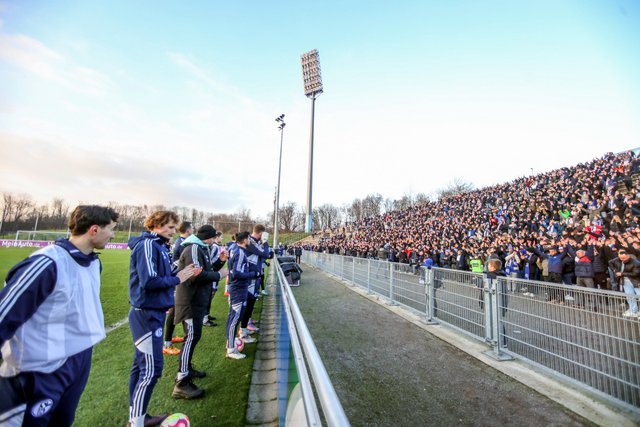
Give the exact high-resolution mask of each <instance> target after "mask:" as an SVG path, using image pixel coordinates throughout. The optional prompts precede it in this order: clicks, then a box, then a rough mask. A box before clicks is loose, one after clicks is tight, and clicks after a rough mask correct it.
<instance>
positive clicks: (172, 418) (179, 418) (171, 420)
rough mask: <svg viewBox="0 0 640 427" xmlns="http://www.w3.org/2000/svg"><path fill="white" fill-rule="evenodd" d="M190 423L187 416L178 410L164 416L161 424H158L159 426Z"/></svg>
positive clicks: (181, 425) (178, 426) (166, 426)
mask: <svg viewBox="0 0 640 427" xmlns="http://www.w3.org/2000/svg"><path fill="white" fill-rule="evenodd" d="M190 425H191V423H190V422H189V417H187V416H186V415H185V414H181V413H180V412H176V413H175V414H171V415H169V416H168V417H167V418H165V419H164V421H163V422H162V424H160V427H189V426H190Z"/></svg>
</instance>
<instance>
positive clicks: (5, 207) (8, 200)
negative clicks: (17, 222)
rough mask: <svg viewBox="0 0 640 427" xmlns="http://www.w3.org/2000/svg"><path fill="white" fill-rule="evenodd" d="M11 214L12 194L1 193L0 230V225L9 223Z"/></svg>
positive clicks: (0, 226)
mask: <svg viewBox="0 0 640 427" xmlns="http://www.w3.org/2000/svg"><path fill="white" fill-rule="evenodd" d="M12 214H13V194H11V193H2V218H1V221H0V229H1V228H2V225H3V224H5V223H6V222H7V221H9V218H11V215H12Z"/></svg>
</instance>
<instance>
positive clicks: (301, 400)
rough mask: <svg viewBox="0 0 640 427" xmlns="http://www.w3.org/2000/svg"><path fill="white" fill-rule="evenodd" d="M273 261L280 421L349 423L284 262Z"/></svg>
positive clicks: (283, 423)
mask: <svg viewBox="0 0 640 427" xmlns="http://www.w3.org/2000/svg"><path fill="white" fill-rule="evenodd" d="M272 264H273V265H274V266H275V269H274V270H275V274H276V277H277V287H276V290H275V297H276V323H275V330H276V333H275V335H276V372H277V382H278V418H279V425H281V426H310V427H311V426H322V425H328V426H330V427H348V426H349V425H350V424H349V421H348V419H347V416H346V415H345V412H344V410H343V408H342V405H341V404H340V400H339V399H338V396H337V394H336V392H335V390H334V388H333V385H332V383H331V380H330V379H329V376H328V374H327V371H326V369H325V367H324V364H323V363H322V360H321V359H320V355H319V354H318V350H317V349H316V346H315V344H314V342H313V339H312V337H311V334H310V333H309V329H308V328H307V325H306V323H305V321H304V318H303V317H302V314H301V313H300V309H299V308H298V303H297V302H296V299H295V297H294V295H293V293H292V292H291V288H290V286H289V283H288V282H287V279H286V277H285V275H284V272H283V270H282V268H281V267H280V263H279V262H278V260H277V259H274V261H273V263H272ZM309 373H311V376H309ZM317 402H319V403H320V408H321V411H320V410H319V409H318V404H317ZM323 421H324V422H323Z"/></svg>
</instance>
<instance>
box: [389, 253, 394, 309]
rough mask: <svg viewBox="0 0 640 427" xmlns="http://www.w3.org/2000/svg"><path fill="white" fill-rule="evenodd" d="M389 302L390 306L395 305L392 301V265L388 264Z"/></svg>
mask: <svg viewBox="0 0 640 427" xmlns="http://www.w3.org/2000/svg"><path fill="white" fill-rule="evenodd" d="M389 301H390V304H391V305H395V301H394V300H393V263H392V262H390V263H389Z"/></svg>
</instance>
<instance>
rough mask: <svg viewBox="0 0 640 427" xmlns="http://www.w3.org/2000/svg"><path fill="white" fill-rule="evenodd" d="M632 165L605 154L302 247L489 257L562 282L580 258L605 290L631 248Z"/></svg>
mask: <svg viewBox="0 0 640 427" xmlns="http://www.w3.org/2000/svg"><path fill="white" fill-rule="evenodd" d="M639 172H640V158H639V157H638V156H636V155H635V154H634V153H633V152H631V151H629V152H623V153H619V154H613V153H608V154H606V155H604V156H603V157H601V158H598V159H595V160H592V161H590V162H587V163H581V164H578V165H575V166H570V167H563V168H561V169H557V170H553V171H551V172H547V173H542V174H539V175H534V176H529V177H522V178H518V179H516V180H514V181H512V182H509V183H505V184H500V185H496V186H493V187H487V188H483V189H479V190H475V191H471V192H466V193H461V194H456V195H454V196H451V197H447V198H443V199H440V200H438V201H436V202H427V203H423V204H419V205H416V206H412V207H410V208H407V209H403V210H396V211H390V212H385V213H383V214H381V215H379V216H375V217H370V218H364V219H362V220H360V221H357V222H355V223H353V224H350V225H348V226H347V227H344V228H341V229H339V230H333V231H332V233H331V235H330V237H327V238H323V239H321V240H320V241H319V242H318V243H317V244H315V245H314V246H313V247H312V248H309V249H312V250H315V251H321V252H327V253H336V254H341V255H349V256H357V257H365V258H378V259H380V258H382V259H387V260H389V261H394V262H401V263H410V264H415V265H417V264H426V265H434V266H437V267H444V268H454V269H458V270H472V265H478V263H477V261H478V260H479V261H480V263H481V264H482V265H484V264H485V262H486V260H487V259H489V258H499V259H500V260H501V261H502V265H503V267H504V268H505V271H506V273H507V275H511V276H514V277H520V278H526V279H535V280H549V281H553V282H558V283H562V282H564V283H566V284H571V283H576V281H577V277H576V273H577V274H578V276H580V274H581V268H580V262H581V259H582V260H584V261H587V260H588V261H589V262H590V265H591V268H592V269H593V275H592V278H594V279H595V282H594V284H593V286H589V287H600V288H608V287H610V286H611V284H612V281H611V280H607V279H608V278H609V275H608V268H607V265H608V263H609V261H611V260H613V259H615V258H616V257H617V251H618V250H620V249H623V248H624V249H625V250H626V251H627V252H628V253H629V254H631V255H633V256H638V255H640V188H639V186H638V185H637V184H636V183H637V179H638V174H639ZM474 260H475V261H476V263H475V264H474V263H473V262H472V261H474ZM558 260H559V262H560V264H559V265H560V266H559V267H558V262H557V261H558ZM576 262H578V268H577V270H578V271H577V272H576ZM558 269H559V270H558ZM550 270H552V271H550ZM615 282H616V280H613V284H614V286H615ZM590 285H591V284H590Z"/></svg>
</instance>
